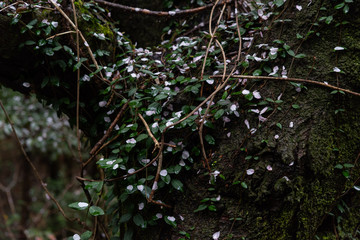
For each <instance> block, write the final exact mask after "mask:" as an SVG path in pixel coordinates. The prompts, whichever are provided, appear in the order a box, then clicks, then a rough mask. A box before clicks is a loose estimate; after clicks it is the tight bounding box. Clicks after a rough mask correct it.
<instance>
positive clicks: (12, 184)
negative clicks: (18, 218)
mask: <svg viewBox="0 0 360 240" xmlns="http://www.w3.org/2000/svg"><path fill="white" fill-rule="evenodd" d="M18 176H19V166H18V165H17V164H16V165H15V170H14V173H13V177H12V179H11V182H10V183H9V185H7V186H4V185H3V184H2V183H0V190H1V191H3V192H5V193H6V197H7V199H8V203H9V207H10V210H11V213H12V214H15V213H16V210H15V204H14V199H13V197H12V195H11V189H13V188H14V187H15V185H16V183H17V180H18Z"/></svg>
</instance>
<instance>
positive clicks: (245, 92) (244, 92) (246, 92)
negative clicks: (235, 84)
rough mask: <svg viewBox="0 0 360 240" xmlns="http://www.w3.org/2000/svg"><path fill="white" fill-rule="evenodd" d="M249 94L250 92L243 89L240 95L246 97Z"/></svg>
mask: <svg viewBox="0 0 360 240" xmlns="http://www.w3.org/2000/svg"><path fill="white" fill-rule="evenodd" d="M249 93H250V91H249V90H246V89H244V90H243V91H242V94H244V95H248V94H249Z"/></svg>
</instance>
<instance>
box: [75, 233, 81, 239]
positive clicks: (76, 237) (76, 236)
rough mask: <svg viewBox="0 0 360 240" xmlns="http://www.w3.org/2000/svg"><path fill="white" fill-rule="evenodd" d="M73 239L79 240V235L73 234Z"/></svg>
mask: <svg viewBox="0 0 360 240" xmlns="http://www.w3.org/2000/svg"><path fill="white" fill-rule="evenodd" d="M73 239H74V240H80V239H81V238H80V236H79V234H74V236H73Z"/></svg>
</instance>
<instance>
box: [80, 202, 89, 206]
mask: <svg viewBox="0 0 360 240" xmlns="http://www.w3.org/2000/svg"><path fill="white" fill-rule="evenodd" d="M78 206H79V207H87V206H89V204H88V203H86V202H79V203H78Z"/></svg>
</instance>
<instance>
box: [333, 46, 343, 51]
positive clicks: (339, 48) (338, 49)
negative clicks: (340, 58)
mask: <svg viewBox="0 0 360 240" xmlns="http://www.w3.org/2000/svg"><path fill="white" fill-rule="evenodd" d="M344 49H345V48H343V47H335V48H334V50H335V51H341V50H344Z"/></svg>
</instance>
